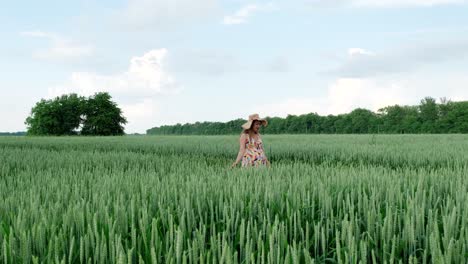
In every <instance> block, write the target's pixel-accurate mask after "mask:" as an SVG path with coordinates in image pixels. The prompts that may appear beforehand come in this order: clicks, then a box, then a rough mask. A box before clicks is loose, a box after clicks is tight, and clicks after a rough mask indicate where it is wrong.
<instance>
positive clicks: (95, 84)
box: [49, 49, 181, 98]
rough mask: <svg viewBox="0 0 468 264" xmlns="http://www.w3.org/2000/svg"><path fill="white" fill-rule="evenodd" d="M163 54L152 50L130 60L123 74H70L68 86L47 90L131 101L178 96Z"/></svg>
mask: <svg viewBox="0 0 468 264" xmlns="http://www.w3.org/2000/svg"><path fill="white" fill-rule="evenodd" d="M167 53H168V51H167V50H166V49H155V50H151V51H148V52H146V53H145V54H144V55H143V56H141V57H133V58H131V60H130V65H129V67H128V70H127V71H125V72H123V73H118V74H114V75H100V74H96V73H90V72H74V73H72V74H71V77H70V80H69V81H68V83H66V84H64V85H59V86H56V87H51V88H50V89H49V95H50V96H56V95H59V94H63V93H70V92H77V93H79V94H83V95H92V94H94V93H96V92H101V91H105V92H109V93H111V94H113V95H118V96H126V97H129V98H133V97H146V96H154V95H158V94H173V93H178V92H180V89H181V87H180V86H179V84H178V83H177V82H176V81H175V79H174V77H173V76H172V75H171V74H169V73H167V72H166V71H165V69H164V62H165V58H166V55H167Z"/></svg>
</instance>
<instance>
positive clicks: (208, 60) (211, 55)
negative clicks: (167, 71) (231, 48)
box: [168, 50, 246, 76]
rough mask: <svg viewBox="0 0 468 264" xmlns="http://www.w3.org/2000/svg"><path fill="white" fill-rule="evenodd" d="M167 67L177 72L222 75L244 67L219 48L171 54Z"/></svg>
mask: <svg viewBox="0 0 468 264" xmlns="http://www.w3.org/2000/svg"><path fill="white" fill-rule="evenodd" d="M168 64H169V67H170V68H171V69H173V70H174V71H177V72H195V73H200V74H207V75H215V76H218V75H222V74H225V73H228V72H239V71H242V70H244V69H245V68H246V66H245V65H241V63H240V62H239V61H238V60H237V59H236V58H235V57H234V56H233V55H231V54H229V53H227V52H225V51H221V50H188V51H181V52H179V53H178V54H175V55H173V56H171V58H170V59H169V60H168Z"/></svg>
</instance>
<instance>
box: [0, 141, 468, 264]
mask: <svg viewBox="0 0 468 264" xmlns="http://www.w3.org/2000/svg"><path fill="white" fill-rule="evenodd" d="M263 141H264V144H265V147H266V154H267V155H268V157H269V159H270V161H271V163H272V166H271V168H260V169H242V168H235V169H230V165H231V164H232V162H234V160H235V158H236V155H237V151H238V149H239V147H238V144H239V143H238V136H125V137H0V263H176V264H179V263H468V135H265V136H263Z"/></svg>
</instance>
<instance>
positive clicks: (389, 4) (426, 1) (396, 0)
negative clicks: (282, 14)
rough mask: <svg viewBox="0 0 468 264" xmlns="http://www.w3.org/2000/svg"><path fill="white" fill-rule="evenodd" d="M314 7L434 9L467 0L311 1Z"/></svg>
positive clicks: (462, 2)
mask: <svg viewBox="0 0 468 264" xmlns="http://www.w3.org/2000/svg"><path fill="white" fill-rule="evenodd" d="M307 2H308V3H309V4H311V5H313V6H337V5H344V6H351V7H357V8H359V7H363V8H402V7H406V8H409V7H433V6H440V5H457V4H466V3H468V1H467V0H309V1H307Z"/></svg>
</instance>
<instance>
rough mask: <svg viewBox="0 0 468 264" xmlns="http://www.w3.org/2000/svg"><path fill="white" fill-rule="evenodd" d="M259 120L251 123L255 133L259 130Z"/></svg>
mask: <svg viewBox="0 0 468 264" xmlns="http://www.w3.org/2000/svg"><path fill="white" fill-rule="evenodd" d="M261 124H262V123H261V122H260V121H258V120H255V121H254V122H253V124H252V130H253V131H254V132H255V133H258V131H259V130H260V126H261Z"/></svg>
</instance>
